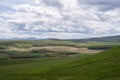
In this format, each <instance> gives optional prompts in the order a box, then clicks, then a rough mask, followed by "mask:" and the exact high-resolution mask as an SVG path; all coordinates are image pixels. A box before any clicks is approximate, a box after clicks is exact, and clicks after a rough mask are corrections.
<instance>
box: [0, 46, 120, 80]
mask: <svg viewBox="0 0 120 80" xmlns="http://www.w3.org/2000/svg"><path fill="white" fill-rule="evenodd" d="M0 80H120V47H116V48H113V49H110V50H107V51H104V52H101V53H99V54H95V55H85V54H84V55H82V54H81V55H77V56H75V57H72V58H71V57H67V58H65V57H57V58H32V59H8V60H0Z"/></svg>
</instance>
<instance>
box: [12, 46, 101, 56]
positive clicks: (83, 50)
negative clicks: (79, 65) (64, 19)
mask: <svg viewBox="0 0 120 80" xmlns="http://www.w3.org/2000/svg"><path fill="white" fill-rule="evenodd" d="M36 49H46V50H49V51H56V52H57V51H69V52H76V53H84V54H95V53H99V52H102V51H103V50H90V49H87V48H76V47H70V46H43V47H32V48H10V50H21V51H29V50H36Z"/></svg>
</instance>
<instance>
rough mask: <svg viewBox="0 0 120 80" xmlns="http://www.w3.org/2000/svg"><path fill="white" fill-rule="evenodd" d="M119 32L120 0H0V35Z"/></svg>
mask: <svg viewBox="0 0 120 80" xmlns="http://www.w3.org/2000/svg"><path fill="white" fill-rule="evenodd" d="M119 34H120V0H0V38H7V39H9V38H33V37H34V38H37V39H48V38H58V39H81V38H90V37H100V36H112V35H119Z"/></svg>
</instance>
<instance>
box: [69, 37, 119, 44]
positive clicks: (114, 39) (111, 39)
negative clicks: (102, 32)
mask: <svg viewBox="0 0 120 80" xmlns="http://www.w3.org/2000/svg"><path fill="white" fill-rule="evenodd" d="M71 41H73V42H77V43H86V42H120V35H118V36H107V37H98V38H89V39H72V40H71Z"/></svg>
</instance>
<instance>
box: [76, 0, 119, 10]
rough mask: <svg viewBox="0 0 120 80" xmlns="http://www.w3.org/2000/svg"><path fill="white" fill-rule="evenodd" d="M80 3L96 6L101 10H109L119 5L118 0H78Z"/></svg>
mask: <svg viewBox="0 0 120 80" xmlns="http://www.w3.org/2000/svg"><path fill="white" fill-rule="evenodd" d="M78 1H79V2H80V3H81V2H82V3H85V4H88V5H93V6H94V5H95V6H98V7H99V8H100V9H101V10H111V9H114V8H118V7H120V0H84V1H82V0H78Z"/></svg>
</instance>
